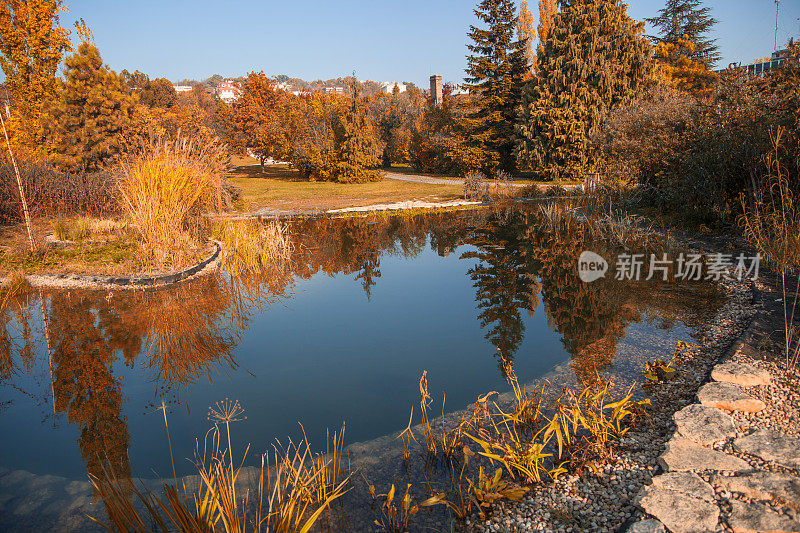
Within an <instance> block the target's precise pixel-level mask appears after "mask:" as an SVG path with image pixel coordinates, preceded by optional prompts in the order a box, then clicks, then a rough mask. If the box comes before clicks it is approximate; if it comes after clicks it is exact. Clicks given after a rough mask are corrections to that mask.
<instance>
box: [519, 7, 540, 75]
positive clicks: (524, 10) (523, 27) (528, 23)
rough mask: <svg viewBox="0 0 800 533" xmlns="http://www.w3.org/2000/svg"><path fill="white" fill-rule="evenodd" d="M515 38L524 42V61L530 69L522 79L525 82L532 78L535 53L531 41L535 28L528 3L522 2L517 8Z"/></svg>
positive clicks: (533, 38) (534, 34)
mask: <svg viewBox="0 0 800 533" xmlns="http://www.w3.org/2000/svg"><path fill="white" fill-rule="evenodd" d="M517 37H518V38H519V40H520V41H523V40H524V41H525V60H526V61H527V62H528V66H529V67H530V70H529V71H528V72H527V73H526V74H525V77H524V78H525V80H526V81H527V80H529V79H531V78H532V77H533V68H534V67H535V66H536V52H535V51H534V49H533V41H534V40H536V28H534V27H533V13H531V10H530V9H529V8H528V2H526V1H525V0H522V3H521V4H520V6H519V17H517Z"/></svg>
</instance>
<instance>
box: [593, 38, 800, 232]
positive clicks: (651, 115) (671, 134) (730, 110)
mask: <svg viewBox="0 0 800 533" xmlns="http://www.w3.org/2000/svg"><path fill="white" fill-rule="evenodd" d="M798 82H800V45H793V46H791V47H790V51H789V57H788V59H787V61H786V63H785V64H784V66H783V67H782V68H780V69H776V70H775V71H773V72H770V73H769V74H768V75H766V76H765V77H763V78H762V77H753V76H748V75H747V74H746V73H745V72H743V71H740V70H736V69H733V70H728V71H725V72H724V73H723V74H722V75H721V76H720V81H719V83H718V84H717V87H716V90H715V92H714V94H713V96H711V97H710V98H708V99H705V100H696V99H694V98H692V97H689V96H686V95H681V94H679V93H677V92H675V91H674V90H671V89H669V88H666V87H655V88H653V89H652V90H651V91H650V92H649V94H647V95H646V96H645V97H644V98H642V99H640V100H639V101H637V102H635V103H634V104H632V105H630V106H627V107H624V108H620V109H617V110H615V111H614V112H612V113H611V115H610V117H609V119H608V120H607V121H606V123H605V124H604V127H603V131H602V133H601V134H600V135H599V136H598V137H596V138H595V142H597V143H598V145H599V147H600V149H601V150H602V153H603V155H604V156H605V157H604V159H605V171H606V174H607V178H609V179H611V180H624V181H627V182H631V183H634V184H637V185H639V186H641V187H642V189H643V192H644V193H645V194H644V196H643V198H644V199H645V200H647V201H648V202H650V203H651V204H654V205H656V206H657V207H660V208H663V209H665V210H670V211H677V212H679V213H687V214H692V215H693V216H696V215H699V216H700V218H701V219H705V221H707V222H715V221H719V222H723V223H729V222H732V221H733V220H734V219H735V218H736V216H737V215H738V214H740V213H741V211H740V203H739V196H740V194H741V193H743V192H745V191H748V190H750V189H752V188H753V187H759V186H760V184H761V183H763V182H764V180H766V179H767V172H766V170H765V168H764V165H763V158H764V156H765V155H766V154H768V153H770V151H771V148H772V144H771V140H770V134H771V132H772V131H774V130H775V129H776V128H778V127H781V128H783V129H784V131H785V132H786V137H787V139H789V140H791V139H797V138H798V135H800V133H798V132H799V131H800V130H799V128H800V120H798V117H799V116H800V115H799V114H798V111H797V102H798V99H799V98H800V97H799V96H798V93H799V92H800V91H798V89H797V85H798ZM799 156H800V152H798V149H797V143H791V142H790V143H788V144H787V150H786V151H785V154H784V155H783V156H782V158H783V159H782V163H783V164H784V165H786V167H787V171H788V172H789V173H790V174H792V175H795V173H796V171H797V168H798V162H800V157H799ZM792 188H794V189H796V188H797V185H796V184H793V185H792Z"/></svg>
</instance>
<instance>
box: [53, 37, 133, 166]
mask: <svg viewBox="0 0 800 533" xmlns="http://www.w3.org/2000/svg"><path fill="white" fill-rule="evenodd" d="M79 30H80V28H79ZM83 31H84V32H88V30H86V28H85V26H84V27H83ZM84 35H85V37H84V39H83V42H82V43H81V45H80V46H79V47H78V51H77V53H75V54H73V55H72V56H70V57H68V58H67V59H66V61H65V64H66V69H65V71H64V74H65V77H66V80H65V81H63V82H61V84H60V89H59V91H58V93H59V94H58V96H57V98H56V102H55V104H54V105H53V107H52V109H50V113H49V115H50V116H51V124H50V126H49V128H48V131H47V139H48V150H49V152H50V158H51V161H52V163H53V164H54V165H55V166H57V167H58V168H60V169H62V170H64V171H67V172H90V171H94V170H98V169H99V168H101V167H103V166H104V165H105V164H106V163H108V162H110V161H112V160H113V159H114V158H115V157H117V156H118V155H119V154H121V153H123V152H124V151H125V150H126V149H127V148H128V147H129V146H130V145H131V143H132V142H133V139H132V138H131V134H132V131H131V129H130V127H131V126H132V125H133V124H134V112H135V104H136V97H135V96H134V95H133V94H131V92H130V89H129V88H128V86H127V85H126V84H125V82H124V81H123V79H122V78H121V77H120V76H119V75H117V73H115V72H114V71H113V70H111V69H109V68H108V67H107V66H105V65H103V60H102V59H101V58H100V52H99V51H98V49H97V47H96V46H95V45H94V43H93V42H92V40H91V36H90V34H88V33H85V34H84Z"/></svg>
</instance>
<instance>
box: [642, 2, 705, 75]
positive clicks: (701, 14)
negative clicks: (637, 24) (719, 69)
mask: <svg viewBox="0 0 800 533" xmlns="http://www.w3.org/2000/svg"><path fill="white" fill-rule="evenodd" d="M701 5H702V2H701V0H667V1H666V5H665V6H664V9H661V10H660V11H659V12H658V13H659V15H658V16H657V17H653V18H649V19H647V22H649V23H650V24H652V25H653V26H655V27H656V28H658V33H659V37H654V38H653V39H654V40H655V41H656V42H657V43H662V42H663V43H668V44H673V45H678V44H679V41H680V40H682V39H684V38H685V39H688V40H689V41H691V42H692V43H694V46H695V48H694V52H693V53H692V55H691V56H690V57H689V59H692V60H695V61H698V62H700V63H702V64H703V65H705V66H706V67H708V68H713V67H714V65H715V64H716V63H717V61H719V60H720V54H719V47H718V46H717V44H716V42H717V40H716V39H709V38H708V32H709V31H711V29H712V28H713V27H714V25H715V24H716V23H717V19H715V18H714V17H712V16H711V15H710V12H711V9H710V8H708V7H701Z"/></svg>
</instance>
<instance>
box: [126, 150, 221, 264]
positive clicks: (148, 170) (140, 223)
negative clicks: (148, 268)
mask: <svg viewBox="0 0 800 533" xmlns="http://www.w3.org/2000/svg"><path fill="white" fill-rule="evenodd" d="M228 159H229V156H228V154H227V149H226V147H225V145H222V144H219V143H218V142H216V141H212V142H208V143H207V144H205V145H202V146H201V145H199V144H196V143H194V142H192V141H190V140H188V139H185V138H181V137H180V136H178V137H177V138H176V139H175V140H168V139H151V142H150V144H149V145H148V146H146V147H144V149H143V150H142V151H141V153H140V154H139V155H137V156H135V157H132V158H131V159H129V160H127V161H125V162H124V163H123V164H122V165H121V172H120V176H119V180H118V188H119V192H120V202H121V205H122V208H123V210H124V212H125V214H126V215H127V217H128V218H129V220H130V221H131V223H132V224H133V225H134V226H135V227H136V228H137V229H138V231H139V232H140V236H141V239H142V252H143V254H144V257H143V258H144V260H145V261H153V262H155V263H156V264H158V265H167V264H172V265H179V264H186V263H188V262H191V261H193V260H194V259H196V253H195V251H196V248H197V243H198V240H199V239H200V238H201V236H202V235H201V234H202V230H203V227H204V225H205V220H204V218H203V217H202V214H203V213H204V212H207V211H214V210H216V211H219V210H221V209H222V208H223V206H224V198H223V196H224V194H225V191H224V189H225V188H224V179H225V178H224V175H225V169H226V166H227V161H228Z"/></svg>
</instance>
